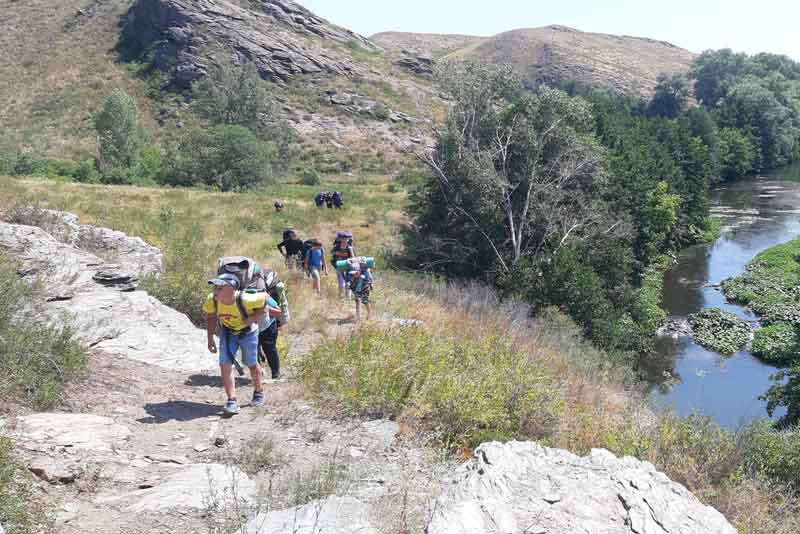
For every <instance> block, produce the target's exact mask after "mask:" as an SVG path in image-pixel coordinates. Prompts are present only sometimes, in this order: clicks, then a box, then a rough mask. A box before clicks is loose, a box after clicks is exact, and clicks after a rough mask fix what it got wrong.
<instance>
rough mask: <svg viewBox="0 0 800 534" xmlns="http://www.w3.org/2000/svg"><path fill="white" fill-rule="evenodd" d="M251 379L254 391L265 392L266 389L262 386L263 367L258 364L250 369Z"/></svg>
mask: <svg viewBox="0 0 800 534" xmlns="http://www.w3.org/2000/svg"><path fill="white" fill-rule="evenodd" d="M250 378H251V379H252V380H253V390H254V391H263V389H264V387H263V386H262V385H261V366H260V365H258V364H256V365H254V366H253V367H250Z"/></svg>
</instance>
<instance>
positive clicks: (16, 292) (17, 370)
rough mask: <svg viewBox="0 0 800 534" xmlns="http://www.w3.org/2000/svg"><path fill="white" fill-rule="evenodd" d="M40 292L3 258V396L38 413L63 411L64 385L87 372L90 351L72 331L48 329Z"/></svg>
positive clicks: (0, 352)
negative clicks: (41, 314) (39, 301)
mask: <svg viewBox="0 0 800 534" xmlns="http://www.w3.org/2000/svg"><path fill="white" fill-rule="evenodd" d="M35 302H36V295H35V291H34V290H33V289H32V288H30V287H29V286H28V285H27V284H26V283H25V282H23V281H22V280H20V279H19V277H18V275H17V270H16V268H15V266H14V264H13V263H12V262H11V261H9V260H8V259H7V258H6V257H5V256H3V255H0V339H2V340H3V343H2V344H0V376H2V377H3V387H2V389H0V397H2V398H4V399H6V400H13V401H17V402H22V403H24V404H27V405H30V406H32V407H34V408H35V409H38V410H45V409H49V408H53V407H55V406H57V405H58V404H59V403H60V402H61V395H62V393H63V389H64V386H65V384H66V383H67V382H69V381H70V380H72V379H74V378H76V377H78V376H80V375H81V374H82V373H83V371H84V369H85V368H86V363H87V357H86V348H85V347H84V346H83V344H81V343H80V342H79V341H77V340H76V339H75V336H74V333H73V331H72V330H71V329H70V328H69V327H68V326H56V325H51V324H48V323H47V322H46V321H44V320H43V319H42V318H41V317H39V315H38V313H37V310H36V309H35V307H34V303H35Z"/></svg>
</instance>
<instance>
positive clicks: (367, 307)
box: [364, 304, 369, 321]
mask: <svg viewBox="0 0 800 534" xmlns="http://www.w3.org/2000/svg"><path fill="white" fill-rule="evenodd" d="M364 309H365V310H367V321H369V304H364Z"/></svg>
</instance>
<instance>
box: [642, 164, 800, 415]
mask: <svg viewBox="0 0 800 534" xmlns="http://www.w3.org/2000/svg"><path fill="white" fill-rule="evenodd" d="M711 213H712V215H716V216H719V217H721V218H722V220H723V222H724V224H725V226H724V228H723V231H722V234H721V235H720V238H719V239H718V240H717V241H716V242H715V243H713V244H708V245H698V246H693V247H690V248H688V249H686V250H684V251H683V252H682V253H681V254H680V255H679V256H678V262H677V264H676V265H674V266H673V267H672V268H670V269H669V270H668V271H667V272H666V273H665V276H664V291H663V306H664V309H665V310H666V312H667V314H669V315H670V317H686V316H687V315H689V314H692V313H695V312H697V311H699V310H701V309H702V308H714V307H719V308H722V309H724V310H727V311H730V312H733V313H735V314H736V315H738V316H740V317H742V318H743V319H745V320H748V321H753V322H757V318H756V317H755V316H754V315H753V314H752V313H750V312H749V311H748V310H747V309H745V308H743V307H741V306H737V305H733V304H729V303H727V302H726V301H725V297H724V295H723V294H722V292H721V291H720V290H718V289H715V288H714V287H711V286H712V285H713V284H717V283H719V282H721V281H722V280H724V279H726V278H729V277H732V276H736V275H738V274H740V273H741V272H743V271H744V268H745V266H746V265H747V264H748V263H749V262H750V260H752V259H753V257H754V256H755V255H756V254H758V253H759V252H761V251H762V250H764V249H767V248H769V247H771V246H773V245H777V244H779V243H784V242H786V241H789V240H791V239H794V238H796V237H798V236H799V235H800V165H797V166H792V167H787V168H785V169H782V170H780V171H778V172H775V173H772V174H770V175H766V176H763V177H756V178H750V179H744V180H739V181H737V182H734V183H730V184H724V185H722V186H720V187H718V188H716V189H715V190H713V191H712V193H711ZM642 363H643V368H644V370H645V372H646V374H647V377H648V380H649V382H650V383H651V384H652V385H653V393H652V394H653V396H654V397H655V400H656V402H657V403H658V404H659V405H661V406H664V407H668V408H671V409H672V410H674V411H675V412H677V413H678V414H680V415H689V414H691V413H699V414H703V415H707V416H709V417H711V418H712V419H713V420H714V421H716V422H717V423H719V424H720V425H722V426H724V427H726V428H729V429H736V428H738V427H739V426H740V425H742V424H744V423H746V422H748V421H750V420H752V419H754V418H757V417H765V416H766V408H765V406H766V403H765V402H764V401H761V400H759V399H758V397H759V395H762V394H763V393H764V392H765V391H766V390H767V389H768V388H769V386H770V385H771V384H772V382H771V380H770V378H769V376H770V374H772V373H775V372H776V369H775V368H774V367H772V366H769V365H766V364H764V363H762V362H760V361H759V360H758V359H756V358H754V357H753V356H752V355H751V354H750V352H749V351H746V350H745V351H742V352H738V353H736V354H734V355H732V356H721V355H719V354H716V353H714V352H711V351H708V350H706V349H704V348H703V347H701V346H699V345H697V344H696V343H694V341H693V340H692V339H690V338H688V337H681V338H678V339H675V338H671V337H661V338H659V339H658V340H657V350H656V354H655V355H651V356H649V357H648V358H647V359H646V360H645V361H643V362H642ZM775 415H776V416H780V415H781V413H777V414H775Z"/></svg>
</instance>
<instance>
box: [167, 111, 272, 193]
mask: <svg viewBox="0 0 800 534" xmlns="http://www.w3.org/2000/svg"><path fill="white" fill-rule="evenodd" d="M275 156H276V152H275V147H274V146H273V145H271V144H270V143H266V142H264V141H262V140H260V139H258V138H257V137H256V136H255V134H253V132H251V131H250V130H248V129H247V128H245V127H243V126H238V125H220V126H214V127H212V128H210V129H208V130H194V131H190V132H188V133H187V134H186V136H185V137H184V138H183V139H182V140H181V142H180V143H179V145H178V146H177V148H176V149H173V151H172V154H171V156H170V158H169V159H170V168H169V170H168V172H167V173H166V178H165V182H166V183H168V184H171V185H183V186H190V185H195V184H203V185H206V186H210V187H214V188H217V189H219V190H220V191H236V190H242V189H247V188H252V187H255V186H258V185H261V184H264V183H269V182H271V181H273V180H274V171H273V167H272V165H273V162H274V160H275Z"/></svg>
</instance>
